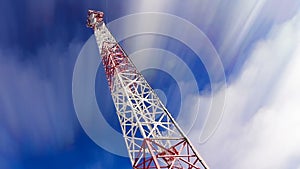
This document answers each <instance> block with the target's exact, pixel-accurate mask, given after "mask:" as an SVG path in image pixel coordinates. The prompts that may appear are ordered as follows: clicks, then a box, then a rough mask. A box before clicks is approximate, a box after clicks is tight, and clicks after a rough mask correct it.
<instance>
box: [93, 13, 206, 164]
mask: <svg viewBox="0 0 300 169" xmlns="http://www.w3.org/2000/svg"><path fill="white" fill-rule="evenodd" d="M103 15H104V14H103V12H98V11H93V10H89V11H88V19H87V26H88V27H90V28H93V29H94V34H95V36H96V41H97V44H98V47H99V52H100V54H101V57H102V62H103V65H104V69H105V73H106V78H107V81H108V85H109V88H110V91H111V95H112V98H113V101H114V105H115V107H116V111H117V115H118V118H119V121H120V125H121V129H122V132H123V137H124V139H125V143H126V147H127V150H128V153H129V157H130V160H131V164H132V167H133V168H134V169H150V168H156V169H165V168H167V169H209V167H208V166H207V165H206V163H205V162H204V160H203V159H202V158H201V156H200V155H199V154H198V152H197V151H196V149H195V148H194V147H193V146H192V144H191V142H190V140H189V139H188V138H187V136H186V135H185V134H184V133H183V131H182V130H181V129H180V127H179V126H178V124H177V123H176V122H175V120H174V119H173V118H172V116H171V114H170V113H169V112H168V110H167V109H166V108H165V106H164V105H163V104H162V102H161V101H160V99H159V98H158V97H157V95H156V94H155V92H154V91H153V89H152V88H151V87H150V86H149V84H148V83H147V81H146V80H145V78H144V77H143V76H142V74H141V73H139V72H138V71H137V69H136V67H135V66H134V64H133V63H132V61H131V60H130V59H129V57H128V56H127V55H126V53H125V52H124V50H123V49H122V48H121V46H120V45H119V44H118V43H117V41H116V40H115V39H114V37H113V36H112V35H111V33H110V32H109V30H108V29H107V27H106V26H105V23H104V22H103Z"/></svg>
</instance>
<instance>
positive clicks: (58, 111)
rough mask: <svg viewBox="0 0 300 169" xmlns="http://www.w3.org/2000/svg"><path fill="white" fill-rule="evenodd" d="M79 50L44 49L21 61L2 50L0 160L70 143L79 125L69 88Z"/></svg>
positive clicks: (72, 46)
mask: <svg viewBox="0 0 300 169" xmlns="http://www.w3.org/2000/svg"><path fill="white" fill-rule="evenodd" d="M80 45H81V44H80V43H78V42H72V43H71V44H70V46H69V48H67V49H65V50H62V47H61V45H58V44H53V45H46V46H44V47H42V48H41V49H40V50H38V53H37V54H35V55H34V56H31V57H32V58H36V59H34V60H23V61H22V60H20V59H19V58H18V55H20V54H21V52H18V50H15V51H7V50H0V77H1V84H0V114H1V118H0V130H1V139H0V140H1V141H0V142H1V143H0V156H2V157H5V158H16V157H17V156H16V155H21V154H18V153H21V152H22V151H25V150H26V149H28V148H30V151H31V152H32V153H34V152H39V151H44V150H49V149H53V150H54V149H57V148H61V147H63V146H65V145H68V144H72V142H73V141H74V140H73V139H74V134H75V132H76V127H78V124H77V119H76V115H75V114H74V113H73V104H72V99H71V89H70V86H71V84H72V83H71V77H72V70H73V63H74V60H75V57H76V55H77V52H78V51H79V49H80ZM74 56H75V57H74ZM37 58H38V59H37ZM2 136H3V137H2ZM24 144H26V147H23V146H22V145H24Z"/></svg>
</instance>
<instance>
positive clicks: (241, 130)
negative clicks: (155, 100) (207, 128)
mask: <svg viewBox="0 0 300 169" xmlns="http://www.w3.org/2000/svg"><path fill="white" fill-rule="evenodd" d="M299 23H300V14H297V15H296V16H294V17H293V18H292V19H291V20H289V21H288V22H285V23H283V24H281V25H278V26H274V27H273V28H272V30H271V32H270V33H269V34H268V35H267V38H266V39H265V40H262V41H259V42H258V43H257V44H256V45H255V47H254V49H253V51H252V52H251V56H250V57H249V58H248V60H247V62H246V63H245V65H244V66H243V68H242V71H241V73H240V74H239V75H238V77H237V78H236V80H233V81H232V83H231V84H230V86H229V87H228V88H227V93H228V94H227V102H226V109H225V113H224V118H223V120H222V122H221V124H220V126H219V128H218V130H217V132H216V133H215V134H214V135H213V137H212V138H211V139H210V140H209V141H208V142H207V143H205V144H204V145H203V146H199V145H198V147H199V150H201V153H202V154H203V156H205V157H206V159H207V161H208V163H209V164H210V165H211V168H220V166H223V167H225V168H232V169H241V168H243V169H248V168H249V169H250V168H261V169H268V168H278V169H279V168H297V167H298V168H299V165H300V164H299V158H300V149H299V147H300V144H299V143H300V135H299V132H298V130H299V128H300V123H299V119H300V115H299V110H300V107H299V104H298V102H299V100H300V97H299V96H300V93H299V89H298V88H299V86H300V80H299V78H298V76H299V72H300V69H299V64H300V59H299V57H298V56H299V55H300V50H299V49H300V31H299V30H300V24H299ZM191 137H192V138H193V140H197V139H198V138H197V137H198V135H197V134H195V133H194V135H191ZM297 161H298V162H297Z"/></svg>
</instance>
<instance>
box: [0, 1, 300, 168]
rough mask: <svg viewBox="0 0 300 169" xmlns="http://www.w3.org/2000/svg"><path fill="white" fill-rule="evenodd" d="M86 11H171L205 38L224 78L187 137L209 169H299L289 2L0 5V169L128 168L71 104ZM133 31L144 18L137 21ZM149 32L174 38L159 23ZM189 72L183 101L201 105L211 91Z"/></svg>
mask: <svg viewBox="0 0 300 169" xmlns="http://www.w3.org/2000/svg"><path fill="white" fill-rule="evenodd" d="M90 8H92V9H98V10H102V11H104V12H105V14H106V17H105V19H106V20H107V22H110V21H113V20H115V19H117V18H120V17H122V16H126V15H128V14H135V13H140V12H163V13H167V14H172V15H175V16H178V17H180V18H183V19H185V20H187V21H189V22H190V23H192V24H193V25H195V26H196V27H197V28H198V29H200V30H201V31H203V32H204V33H205V35H206V36H207V37H208V38H209V39H210V40H211V42H212V44H213V45H214V47H215V48H216V51H217V52H218V54H219V57H220V60H221V62H222V64H223V67H224V70H225V75H226V80H227V85H226V86H220V88H219V91H217V92H216V93H215V97H218V93H220V94H221V93H222V91H226V100H225V102H220V103H219V106H220V107H222V106H223V105H225V108H224V114H223V118H222V120H221V122H220V124H219V126H218V128H217V130H216V131H215V133H214V134H213V135H212V137H210V138H209V139H208V140H207V141H206V142H205V143H201V144H200V141H199V135H200V134H199V133H200V132H201V130H202V127H203V124H198V123H195V125H194V126H193V128H192V130H191V131H190V132H189V137H190V138H191V139H192V141H193V143H194V144H195V146H196V147H197V149H198V150H199V152H200V154H201V155H202V156H203V158H204V159H205V160H206V161H207V163H208V164H209V165H210V166H211V168H221V167H222V168H230V169H241V168H243V169H247V168H261V169H268V168H275V169H277V168H278V169H279V168H286V169H299V168H300V134H299V132H297V131H298V130H299V129H300V123H299V120H300V115H299V112H300V107H299V103H298V102H299V100H300V93H299V89H298V87H299V86H300V81H299V71H300V69H299V64H300V59H299V55H300V2H299V1H297V0H287V1H284V2H282V1H279V0H257V1H251V2H250V1H235V0H232V1H220V0H213V1H188V2H185V3H183V2H182V1H168V0H167V1H164V2H160V1H151V2H148V1H138V2H137V1H134V0H128V1H122V2H118V1H116V0H113V1H109V2H108V1H89V2H86V1H76V2H74V1H67V0H65V1H56V0H45V1H35V0H29V1H18V0H15V1H8V0H4V1H1V2H0V12H1V15H0V20H1V26H0V168H12V169H27V168H28V169H29V168H30V169H34V168H74V169H77V168H78V169H79V168H81V169H82V168H84V169H85V168H86V169H101V168H120V164H122V167H121V168H130V162H129V159H127V158H125V157H120V156H116V155H114V154H112V153H110V152H107V151H105V150H104V149H102V148H101V147H99V146H98V145H97V144H95V143H94V142H93V141H92V140H91V139H90V138H89V137H88V136H87V134H86V133H85V132H84V130H83V129H82V127H81V125H80V123H79V122H78V119H77V116H76V113H75V110H74V107H73V101H72V75H73V69H74V65H75V62H76V59H77V57H78V55H79V52H80V50H81V48H82V47H83V45H84V44H85V42H86V41H87V40H88V38H89V37H90V36H91V35H92V31H91V30H89V29H87V28H86V27H85V20H86V11H87V9H90ZM136 25H147V21H146V20H144V19H143V18H141V19H139V20H137V21H136ZM157 26H159V27H164V26H165V27H166V29H170V32H176V30H175V29H174V27H173V26H170V25H164V23H161V22H160V21H159V20H158V21H157ZM130 27H132V25H131V24H128V25H124V29H125V28H127V29H130ZM114 31H115V33H120V34H121V33H122V32H123V31H124V30H114ZM113 33H114V32H113ZM184 34H185V35H186V36H187V37H189V36H190V35H189V33H188V32H184ZM142 39H143V37H141V39H138V38H136V39H135V40H130V39H129V40H128V41H127V42H126V41H125V42H124V43H123V45H124V48H125V50H128V51H131V52H134V49H133V48H134V47H136V45H138V44H141V43H139V40H142ZM146 39H147V40H148V41H144V42H145V43H146V42H147V43H148V44H145V43H144V44H143V45H144V46H141V47H157V46H163V47H162V48H163V49H164V50H169V49H172V48H171V47H170V48H168V44H169V45H171V46H172V45H174V43H175V42H173V40H172V39H167V40H166V39H164V38H161V37H154V38H153V37H151V38H149V37H148V38H146ZM149 39H150V40H149ZM157 40H160V41H157ZM154 42H155V44H154ZM195 44H197V42H196V41H195ZM177 45H178V44H175V45H174V46H175V47H178V46H177ZM132 46H134V47H132ZM175 47H174V48H175ZM136 48H138V47H136ZM184 48H185V47H182V48H180V49H184ZM171 52H173V53H175V54H177V55H179V54H180V52H179V51H176V50H174V51H171ZM187 53H188V52H187ZM186 62H188V61H186ZM187 65H189V64H188V63H187ZM189 66H190V65H189ZM190 68H191V70H192V71H193V73H195V72H196V74H197V75H195V76H197V77H198V76H199V77H198V78H196V79H197V83H198V84H201V86H200V87H199V90H200V93H201V95H194V97H193V98H195V99H196V100H199V102H201V104H209V101H210V99H211V98H210V97H209V96H208V94H207V93H209V91H210V90H209V89H207V86H210V85H212V84H209V81H207V77H206V78H205V77H204V79H206V80H203V81H201V80H200V75H198V74H199V73H198V72H197V70H198V68H199V64H198V65H191V66H190ZM216 69H217V67H216ZM175 73H176V72H175ZM200 73H201V72H200ZM205 73H206V72H203V74H205ZM103 85H106V84H105V83H103ZM187 86H188V85H187ZM206 90H207V92H205V91H206ZM202 111H205V108H203V110H202ZM199 117H202V115H201V113H200V115H199ZM200 121H201V119H200ZM201 122H203V119H202V121H201ZM104 139H105V138H104ZM109 141H110V140H108V142H109ZM104 159H105V160H104Z"/></svg>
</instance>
